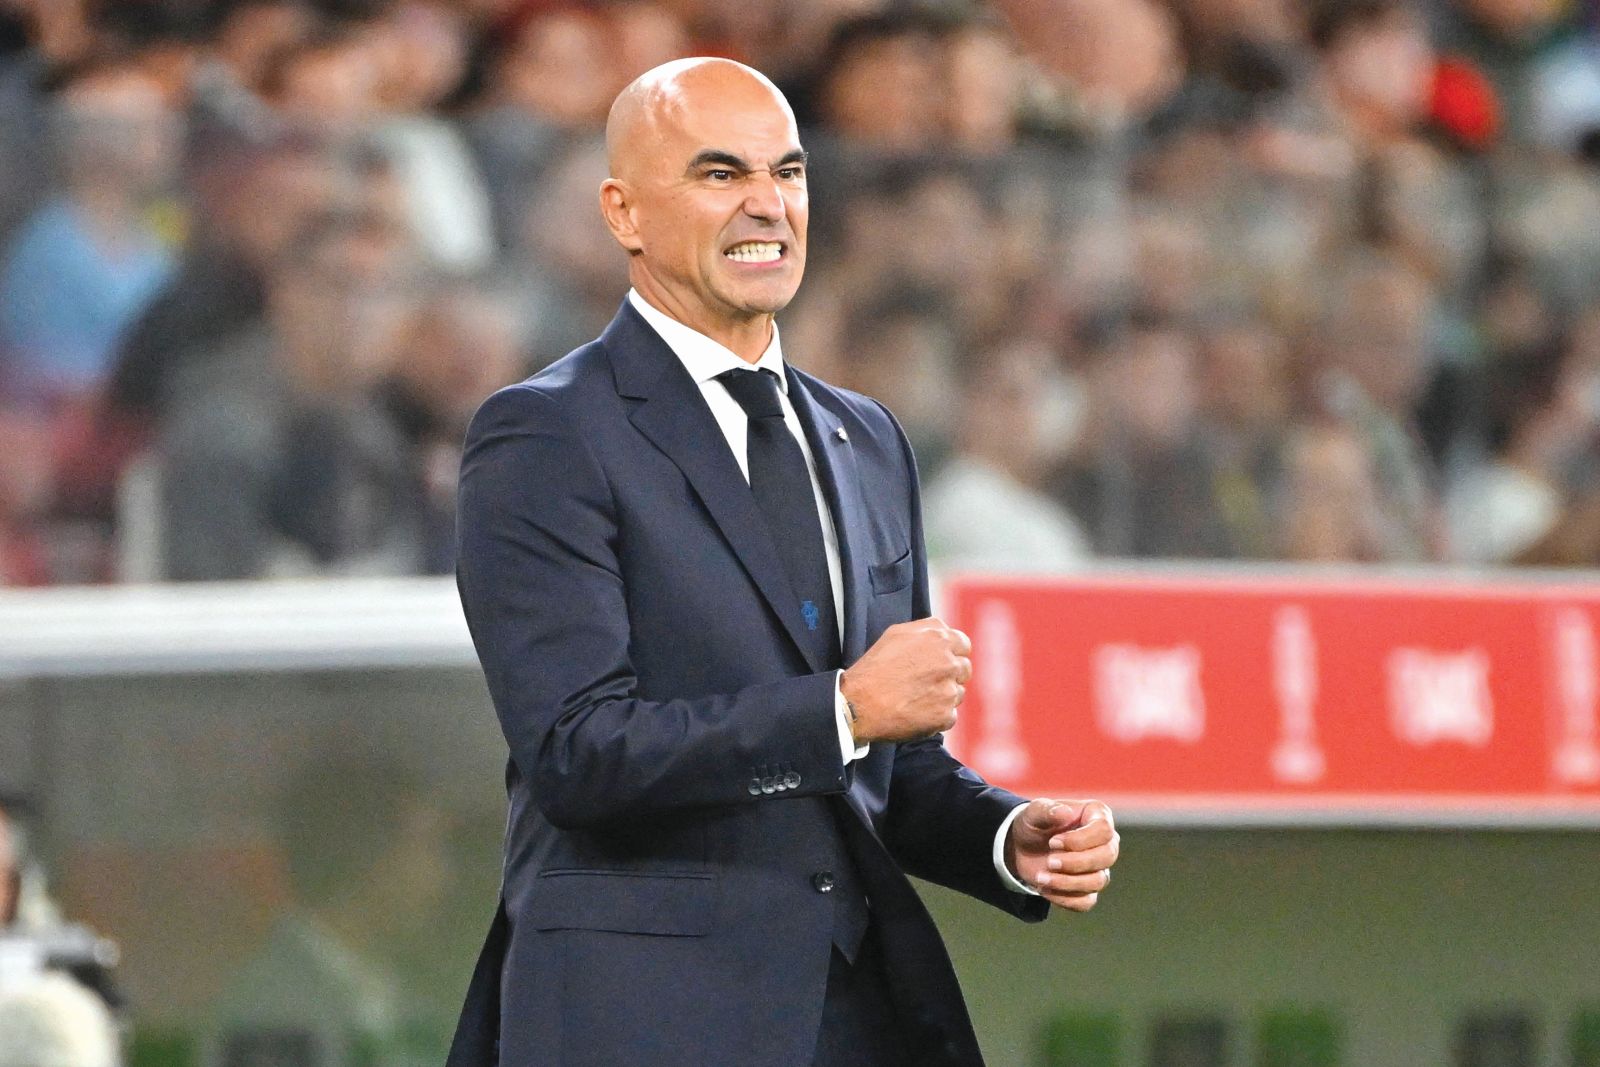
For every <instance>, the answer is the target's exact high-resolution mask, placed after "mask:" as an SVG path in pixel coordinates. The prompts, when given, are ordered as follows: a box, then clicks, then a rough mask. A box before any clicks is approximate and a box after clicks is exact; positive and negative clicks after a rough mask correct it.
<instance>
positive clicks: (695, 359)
mask: <svg viewBox="0 0 1600 1067" xmlns="http://www.w3.org/2000/svg"><path fill="white" fill-rule="evenodd" d="M628 302H629V303H630V304H632V305H633V309H634V310H635V311H637V312H638V313H639V314H640V315H641V316H643V318H644V321H645V322H647V323H648V324H649V325H650V328H651V329H653V330H655V332H656V333H657V334H659V335H660V337H661V339H662V340H663V341H665V342H666V343H667V347H668V348H670V349H672V353H673V355H675V356H677V357H678V361H679V362H681V363H682V364H683V368H684V370H686V371H688V372H689V377H691V378H693V379H694V382H695V384H696V385H698V386H699V387H700V395H701V396H703V397H705V401H706V406H707V407H709V408H710V409H711V414H712V416H713V417H714V418H715V419H716V420H717V427H718V429H720V430H721V431H722V436H723V437H724V438H725V439H726V440H727V442H728V447H729V448H730V449H732V450H733V458H734V459H735V460H737V461H738V463H739V472H740V473H741V474H743V475H744V477H745V481H749V480H750V457H749V449H748V446H747V438H748V435H749V426H750V419H749V417H748V416H747V415H746V414H745V413H744V408H742V407H740V406H739V402H738V401H737V400H735V399H734V398H733V394H731V393H729V392H728V390H727V388H726V387H725V386H724V385H723V384H722V383H721V382H719V381H717V375H719V374H722V373H724V372H726V371H730V370H752V369H753V370H770V371H771V372H772V373H773V374H775V375H776V376H777V378H778V385H779V388H778V398H779V401H780V402H781V403H782V404H783V421H784V424H785V425H786V426H788V427H789V432H790V433H792V434H793V435H794V439H795V441H796V442H798V443H799V445H800V453H801V454H802V455H803V456H805V459H806V473H807V474H809V475H810V476H811V492H812V494H813V495H814V496H815V497H816V501H817V514H818V515H820V516H821V517H822V547H823V549H824V551H825V552H826V553H827V556H828V581H829V583H830V584H831V585H832V586H833V604H834V610H835V611H836V612H837V620H838V624H839V635H840V640H841V641H842V640H843V637H844V567H843V565H842V564H841V562H840V559H839V531H838V529H837V527H835V526H834V522H833V511H832V510H831V509H830V508H829V507H828V501H827V498H826V497H825V496H823V493H822V481H821V480H820V479H819V478H818V477H817V460H816V457H815V456H813V455H812V454H811V444H810V442H808V441H807V440H806V435H805V430H804V428H803V427H801V425H800V417H799V416H798V415H796V414H795V411H794V405H793V404H792V403H790V401H789V376H788V375H787V374H786V373H784V366H783V346H782V344H781V343H780V342H779V340H778V325H777V323H773V325H772V341H771V343H769V344H768V345H767V350H766V351H765V352H763V353H761V358H760V359H758V360H756V362H755V363H754V364H751V363H750V361H749V360H746V359H743V358H741V357H740V356H739V355H737V354H736V353H735V352H734V351H733V350H732V349H729V348H727V347H725V346H724V345H721V344H719V343H718V342H716V341H713V340H712V339H711V338H709V337H707V336H706V335H705V334H703V333H700V332H699V331H697V330H694V329H692V328H690V327H688V326H685V325H684V324H683V323H681V322H679V321H678V320H677V319H674V318H672V317H671V316H669V315H667V314H666V313H665V312H663V311H660V310H658V309H657V308H655V307H652V306H651V305H650V303H649V302H648V301H646V300H645V299H644V297H642V296H640V295H639V292H638V290H636V289H629V290H628ZM843 677H844V672H843V671H839V672H837V673H836V674H835V675H834V681H833V704H834V717H835V718H836V719H837V721H838V724H839V754H840V755H841V756H842V757H843V758H844V762H846V763H850V762H851V761H853V760H858V759H860V758H861V757H863V756H865V755H866V754H867V752H868V750H869V749H870V748H871V746H870V745H857V744H856V743H855V739H854V738H853V737H852V736H851V734H850V712H849V710H848V708H847V707H846V705H845V699H844V695H843V694H842V693H840V692H839V683H840V680H841V679H842V678H843ZM1021 811H1022V808H1020V807H1019V808H1017V809H1016V810H1015V811H1013V812H1012V813H1011V814H1010V815H1009V816H1007V818H1006V820H1005V822H1003V823H1001V824H1000V830H999V832H998V833H997V834H996V835H995V840H994V864H995V871H996V872H997V873H998V874H999V875H1000V878H1001V880H1002V881H1003V882H1005V884H1006V885H1007V886H1008V887H1009V888H1010V889H1012V890H1014V891H1015V892H1019V893H1035V892H1036V891H1035V890H1034V889H1032V888H1030V887H1029V886H1025V885H1023V884H1022V883H1021V882H1019V881H1017V880H1016V878H1014V877H1012V875H1011V872H1010V870H1009V869H1007V867H1006V864H1005V840H1006V833H1007V831H1009V830H1010V829H1011V822H1012V820H1014V819H1015V818H1016V817H1017V815H1018V814H1019V813H1020V812H1021Z"/></svg>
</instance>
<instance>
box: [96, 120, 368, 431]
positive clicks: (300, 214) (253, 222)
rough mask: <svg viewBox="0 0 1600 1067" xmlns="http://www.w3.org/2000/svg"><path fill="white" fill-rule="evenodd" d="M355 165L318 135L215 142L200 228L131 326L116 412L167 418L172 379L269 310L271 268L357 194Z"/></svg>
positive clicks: (113, 404) (198, 184) (204, 180)
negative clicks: (351, 190) (316, 222)
mask: <svg viewBox="0 0 1600 1067" xmlns="http://www.w3.org/2000/svg"><path fill="white" fill-rule="evenodd" d="M354 180H355V179H354V177H353V175H352V174H351V164H350V163H349V162H348V161H346V160H344V159H342V158H341V157H340V156H339V155H337V154H335V153H332V152H329V151H325V150H323V149H322V148H320V147H319V146H318V145H317V144H316V143H315V142H314V141H312V140H310V139H308V138H306V137H303V136H295V135H284V136H283V137H281V138H279V139H278V140H276V141H273V142H269V143H266V144H249V143H245V144H237V143H236V144H233V145H231V146H229V147H227V148H224V147H223V146H221V145H214V146H212V154H211V155H210V156H209V158H207V159H206V160H204V161H203V163H202V165H201V166H200V168H199V173H198V175H197V178H196V181H195V193H194V204H195V208H196V213H195V228H194V234H193V237H192V239H191V241H190V244H189V247H188V248H187V249H186V250H185V252H184V255H183V259H182V260H181V262H180V264H179V266H178V269H177V271H176V272H175V273H174V275H173V276H172V278H171V279H170V280H169V281H168V283H167V285H166V286H165V287H164V288H163V289H162V290H161V292H160V293H159V294H158V295H157V296H156V297H155V298H154V299H153V300H152V301H151V303H150V305H149V307H148V308H146V309H145V312H144V314H143V315H141V316H140V318H139V320H138V321H137V322H136V323H135V324H134V325H133V327H132V328H131V329H130V330H129V331H128V335H127V337H126V338H125V340H124V342H123V344H122V347H121V351H120V354H119V356H118V360H117V365H116V369H115V371H114V372H113V374H112V376H111V381H110V383H109V386H108V398H107V399H108V404H109V407H110V409H111V411H112V413H113V414H114V415H116V416H119V417H122V418H127V419H134V420H138V421H139V422H140V423H144V422H146V421H149V422H151V423H152V424H153V422H154V421H155V420H159V419H160V418H161V417H162V415H163V414H164V413H165V412H166V411H167V409H168V408H169V407H170V406H171V405H172V401H173V399H174V398H173V397H172V396H171V392H170V391H171V383H172V381H173V380H174V379H175V378H182V377H184V376H185V374H186V368H187V367H188V366H189V364H191V363H193V362H195V361H197V360H202V359H205V358H206V357H208V356H211V355H214V354H215V353H216V351H217V345H218V342H220V341H221V340H222V339H223V338H225V337H227V336H228V335H229V334H232V333H234V332H236V331H238V330H241V329H243V328H245V327H246V326H247V325H249V324H250V323H251V322H254V321H256V320H258V319H259V318H260V317H261V316H262V315H263V314H264V313H265V311H266V280H267V273H268V271H269V269H270V267H271V266H272V264H273V263H274V262H276V261H277V260H278V258H279V257H280V256H281V255H282V253H283V251H284V249H285V247H286V246H287V244H288V242H289V240H290V238H291V237H293V236H294V235H295V234H296V233H298V232H301V231H303V230H304V228H305V226H306V225H307V223H308V222H309V220H310V219H312V218H314V217H316V216H318V215H326V214H327V213H328V212H330V211H332V210H334V209H335V208H336V207H338V206H339V204H338V201H339V200H341V199H343V198H344V197H346V196H348V195H349V194H348V193H347V192H342V190H346V189H348V186H349V185H350V183H351V182H352V181H354Z"/></svg>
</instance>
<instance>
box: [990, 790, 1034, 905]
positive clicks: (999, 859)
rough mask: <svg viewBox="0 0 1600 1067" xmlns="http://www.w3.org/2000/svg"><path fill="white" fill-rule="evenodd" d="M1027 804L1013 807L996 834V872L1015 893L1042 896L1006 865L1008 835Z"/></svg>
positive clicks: (1003, 882)
mask: <svg viewBox="0 0 1600 1067" xmlns="http://www.w3.org/2000/svg"><path fill="white" fill-rule="evenodd" d="M1027 806H1028V805H1026V804H1018V805H1017V806H1016V807H1014V808H1012V809H1011V814H1010V815H1007V816H1006V821H1005V822H1003V823H1001V824H1000V829H999V830H998V831H997V832H996V833H995V835H994V873H995V874H998V875H999V876H1000V881H1001V883H1002V884H1003V885H1004V886H1005V887H1006V888H1007V889H1009V890H1011V891H1012V892H1013V893H1026V894H1028V895H1029V896H1030V897H1037V896H1042V895H1043V894H1041V893H1040V892H1039V891H1038V890H1037V889H1035V888H1033V887H1032V886H1029V885H1023V884H1022V883H1021V882H1019V881H1017V877H1016V875H1014V874H1012V873H1011V868H1009V867H1007V866H1006V835H1007V834H1009V833H1010V832H1011V824H1012V823H1013V822H1016V820H1017V816H1018V815H1021V814H1022V809H1023V808H1025V807H1027Z"/></svg>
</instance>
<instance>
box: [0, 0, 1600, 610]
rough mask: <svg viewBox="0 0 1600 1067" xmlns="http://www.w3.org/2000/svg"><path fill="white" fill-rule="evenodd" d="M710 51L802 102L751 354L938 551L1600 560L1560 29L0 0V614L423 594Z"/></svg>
mask: <svg viewBox="0 0 1600 1067" xmlns="http://www.w3.org/2000/svg"><path fill="white" fill-rule="evenodd" d="M697 54H713V55H726V56H731V57H734V58H737V59H741V60H744V61H746V62H749V63H751V64H753V65H755V66H757V67H758V68H760V69H762V70H763V71H766V72H768V73H769V74H770V75H771V76H772V77H773V78H774V79H775V80H776V81H777V82H778V84H779V85H780V86H781V87H782V88H783V89H784V90H785V91H786V93H787V94H788V95H789V98H790V100H791V101H792V102H793V103H794V105H795V107H796V110H797V113H798V115H799V118H800V122H801V126H802V139H803V141H804V143H805V145H806V147H807V148H808V150H809V151H810V155H811V159H810V163H809V173H810V184H811V198H812V222H811V225H812V235H811V252H810V255H809V257H808V260H809V270H808V277H807V279H806V282H805V285H804V286H803V287H802V289H801V294H800V297H799V298H798V299H797V301H796V303H795V304H794V306H793V307H792V308H791V309H790V310H789V311H787V312H786V313H785V314H784V315H783V316H782V317H781V318H780V326H781V329H782V330H783V332H784V351H785V353H786V355H787V356H788V358H790V359H791V360H792V361H794V362H795V363H796V364H798V365H800V366H803V367H806V368H807V369H810V370H813V371H815V372H817V373H819V374H821V375H822V376H823V377H825V378H827V379H829V380H831V381H834V382H837V383H839V384H841V385H845V386H848V387H851V388H855V389H858V390H860V391H862V392H865V393H867V394H870V395H872V396H875V397H877V398H879V399H881V400H883V401H884V402H885V403H887V404H888V406H889V407H890V408H891V409H892V410H893V411H894V412H895V413H896V414H897V415H898V416H899V418H900V419H901V421H902V422H903V424H904V425H905V427H906V430H907V432H908V434H909V435H910V437H911V438H912V441H913V443H914V445H915V446H916V449H917V453H918V457H919V461H920V463H921V466H922V472H923V478H924V486H925V506H926V510H927V529H928V537H929V543H930V548H931V550H932V552H933V553H934V556H935V559H936V561H941V562H943V563H945V564H946V565H948V566H950V567H975V568H983V569H1006V568H1016V567H1027V568H1042V569H1061V568H1070V567H1072V566H1076V565H1080V564H1082V563H1083V562H1084V561H1087V560H1090V559H1094V558H1103V557H1110V558H1189V559H1195V558H1201V559H1235V560H1271V559H1283V560H1304V561H1351V562H1373V563H1395V564H1413V563H1424V562H1435V561H1437V562H1450V563H1466V564H1499V563H1518V564H1536V565H1573V566H1581V565H1590V566H1593V565H1600V464H1597V460H1600V450H1597V448H1596V445H1597V444H1600V13H1597V10H1596V9H1595V8H1594V7H1592V6H1585V5H1583V4H1580V3H1579V2H1577V0H991V2H990V3H988V4H976V3H960V2H954V0H947V2H927V3H906V2H889V0H818V2H815V3H808V4H796V3H792V2H780V0H653V2H646V0H589V2H574V0H98V2H96V0H0V584H50V583H66V582H95V581H117V580H123V581H128V580H162V579H220V578H240V577H256V576H275V575H295V574H337V573H369V574H370V573H402V574H404V573H445V572H448V571H449V570H450V569H451V567H452V565H453V560H452V556H451V553H452V541H453V529H452V515H453V498H454V478H455V470H456V464H457V461H458V459H459V441H460V438H461V434H462V432H463V430H464V427H465V420H466V419H468V418H469V417H470V414H471V412H472V411H473V409H474V408H475V406H476V404H477V403H478V402H479V401H480V400H481V399H482V398H483V397H484V396H485V395H487V394H488V393H489V392H490V391H492V390H493V389H494V388H496V387H498V386H499V385H502V384H505V383H507V382H510V381H514V380H516V379H517V378H519V377H521V376H523V375H525V374H527V373H530V372H531V371H533V370H536V369H537V368H539V367H540V366H543V365H544V364H546V363H548V362H550V361H551V360H553V359H555V358H557V357H559V356H561V355H562V354H564V353H565V352H566V351H568V350H569V349H571V348H572V347H575V346H576V345H578V344H581V343H583V342H584V341H586V340H588V339H590V338H591V337H593V336H594V335H596V334H597V333H598V332H599V330H600V329H601V328H602V327H603V326H604V324H605V323H606V321H608V320H609V318H610V317H611V315H612V314H614V313H615V310H616V308H617V306H618V304H619V302H620V300H621V297H622V294H623V293H624V291H625V289H626V284H627V282H626V263H625V257H624V256H623V255H622V254H621V252H620V251H619V250H618V249H617V248H616V247H615V246H614V244H613V243H612V242H611V240H610V238H609V237H608V235H607V234H606V233H605V231H604V229H603V227H602V225H601V223H600V220H599V217H598V212H597V210H596V189H597V186H598V184H599V182H600V181H601V179H602V178H604V177H605V173H606V163H605V156H604V146H603V142H602V139H601V137H600V134H601V131H602V129H603V124H604V119H605V113H606V110H607V107H608V105H609V103H610V101H611V99H612V98H613V96H614V95H615V93H616V92H617V91H618V90H619V89H620V88H621V87H622V86H623V85H624V84H626V83H627V82H628V81H629V80H630V79H631V78H633V77H634V76H635V75H637V74H639V73H641V72H642V71H644V70H646V69H648V68H649V67H651V66H654V65H655V64H657V63H660V62H663V61H665V60H668V59H671V58H674V57H678V56H684V55H697Z"/></svg>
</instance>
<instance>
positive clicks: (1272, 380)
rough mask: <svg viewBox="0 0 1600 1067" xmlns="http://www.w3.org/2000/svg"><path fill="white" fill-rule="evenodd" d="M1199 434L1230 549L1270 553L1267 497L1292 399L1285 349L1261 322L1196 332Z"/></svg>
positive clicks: (1277, 474)
mask: <svg viewBox="0 0 1600 1067" xmlns="http://www.w3.org/2000/svg"><path fill="white" fill-rule="evenodd" d="M1199 381H1200V401H1199V404H1200V418H1201V427H1202V429H1201V433H1202V435H1203V437H1204V439H1205V441H1206V443H1207V446H1208V451H1209V452H1210V454H1211V455H1212V457H1213V458H1214V460H1215V463H1216V468H1215V470H1216V499H1217V505H1218V510H1219V512H1220V514H1221V517H1222V521H1223V523H1224V524H1225V525H1226V526H1227V529H1228V540H1229V542H1230V543H1231V544H1232V545H1233V547H1234V554H1235V555H1238V556H1240V557H1243V558H1246V559H1272V558H1274V557H1275V556H1276V555H1277V549H1278V544H1277V541H1278V538H1277V536H1276V533H1275V526H1274V523H1275V519H1276V516H1275V514H1274V511H1273V497H1274V495H1275V492H1276V489H1277V486H1278V483H1279V481H1280V479H1281V478H1282V474H1283V472H1282V461H1283V447H1284V437H1285V435H1286V434H1287V433H1288V430H1289V424H1290V417H1291V413H1292V409H1291V404H1292V400H1293V398H1292V397H1291V395H1290V392H1289V350H1288V346H1287V345H1286V344H1285V343H1284V341H1283V338H1282V337H1280V336H1279V335H1278V334H1277V333H1276V332H1275V331H1273V330H1272V329H1271V328H1270V327H1269V326H1267V325H1266V324H1265V323H1263V322H1261V321H1259V320H1257V319H1253V318H1249V317H1244V316H1240V317H1236V318H1234V319H1231V320H1224V321H1222V322H1219V323H1216V324H1214V325H1211V326H1209V327H1208V328H1207V329H1205V330H1204V331H1203V332H1202V335H1201V348H1200V377H1199Z"/></svg>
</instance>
